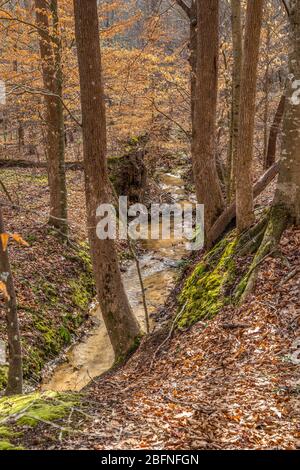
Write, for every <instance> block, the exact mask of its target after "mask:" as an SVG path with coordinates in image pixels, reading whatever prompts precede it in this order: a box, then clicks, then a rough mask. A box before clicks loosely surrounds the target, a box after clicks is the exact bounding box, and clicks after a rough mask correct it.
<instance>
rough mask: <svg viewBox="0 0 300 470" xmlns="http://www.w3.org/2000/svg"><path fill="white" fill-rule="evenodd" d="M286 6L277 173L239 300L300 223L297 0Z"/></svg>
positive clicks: (299, 21)
mask: <svg viewBox="0 0 300 470" xmlns="http://www.w3.org/2000/svg"><path fill="white" fill-rule="evenodd" d="M289 5H290V15H289V20H290V33H289V38H290V48H289V76H288V82H287V93H286V104H285V112H284V118H283V142H282V151H281V158H280V161H279V176H278V181H277V187H276V191H275V196H274V200H273V204H272V209H271V212H270V216H269V221H268V225H267V228H266V231H265V234H264V238H263V240H262V243H261V245H260V247H259V249H258V251H257V253H256V255H255V257H254V260H253V262H252V265H251V267H250V270H249V274H248V277H247V283H246V287H245V289H244V292H243V294H242V296H241V301H244V300H245V299H246V298H247V297H248V295H249V294H251V293H252V292H253V288H254V286H255V283H256V279H257V275H258V272H259V266H260V264H261V262H262V261H263V260H264V259H265V258H266V256H267V255H269V254H270V253H271V252H272V251H274V250H275V249H276V247H277V245H278V243H279V242H280V239H281V236H282V234H283V232H284V231H285V229H286V228H287V226H288V225H289V224H296V225H298V226H299V225H300V0H291V1H290V2H289ZM244 284H245V283H244Z"/></svg>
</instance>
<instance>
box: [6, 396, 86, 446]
mask: <svg viewBox="0 0 300 470" xmlns="http://www.w3.org/2000/svg"><path fill="white" fill-rule="evenodd" d="M78 401H79V399H78V396H76V395H71V394H59V393H55V392H45V393H38V392H36V393H32V394H30V395H17V396H14V397H4V398H1V399H0V423H1V427H0V450H17V449H22V448H23V446H20V445H16V442H17V443H19V442H20V440H21V441H22V436H23V432H24V430H25V429H27V428H28V427H33V426H36V425H38V424H39V423H44V424H45V423H49V422H51V421H54V420H58V419H61V418H63V417H64V416H66V415H67V414H68V413H69V412H70V410H71V409H72V407H73V406H74V405H76V403H77V402H78ZM16 426H17V428H18V432H16V431H15V427H16ZM23 428H24V429H23Z"/></svg>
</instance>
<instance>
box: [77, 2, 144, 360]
mask: <svg viewBox="0 0 300 470" xmlns="http://www.w3.org/2000/svg"><path fill="white" fill-rule="evenodd" d="M74 12H75V32H76V44H77V54H78V63H79V75H80V90H81V108H82V126H83V127H82V129H83V153H84V168H85V192H86V205H87V225H88V233H89V241H90V247H91V255H92V261H93V268H94V275H95V279H96V288H97V294H98V300H99V304H100V307H101V310H102V314H103V318H104V321H105V324H106V327H107V331H108V334H109V337H110V340H111V343H112V346H113V349H114V351H115V356H116V359H117V360H120V359H122V358H124V357H126V355H127V354H128V353H129V352H130V350H132V348H134V347H135V345H136V342H137V340H138V337H139V335H140V329H139V325H138V323H137V320H136V319H135V317H134V315H133V312H132V310H131V308H130V305H129V302H128V299H127V296H126V293H125V290H124V286H123V283H122V279H121V273H120V269H119V262H118V257H117V253H116V249H115V245H114V241H113V240H110V239H107V240H100V239H99V238H98V237H97V234H96V225H97V217H96V211H97V208H98V206H99V205H100V204H103V203H108V202H110V197H109V182H108V176H107V144H106V117H105V104H104V96H103V84H102V73H101V52H100V42H99V22H98V10H97V0H89V1H88V2H87V1H86V0H74Z"/></svg>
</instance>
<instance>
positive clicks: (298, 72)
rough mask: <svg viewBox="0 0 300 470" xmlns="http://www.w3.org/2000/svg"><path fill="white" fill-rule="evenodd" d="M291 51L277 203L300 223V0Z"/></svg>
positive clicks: (294, 8) (293, 11) (293, 12)
mask: <svg viewBox="0 0 300 470" xmlns="http://www.w3.org/2000/svg"><path fill="white" fill-rule="evenodd" d="M289 19H290V53H289V72H290V73H289V78H288V83H287V95H286V96H287V98H286V104H285V113H284V121H283V133H282V134H283V142H282V153H281V159H280V170H279V177H278V182H277V188H276V193H275V197H274V203H273V207H277V208H281V209H282V211H283V212H285V213H287V214H288V215H289V218H290V219H291V221H292V222H295V223H296V224H299V223H300V0H292V1H291V2H290V16H289Z"/></svg>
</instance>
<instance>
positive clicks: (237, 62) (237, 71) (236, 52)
mask: <svg viewBox="0 0 300 470" xmlns="http://www.w3.org/2000/svg"><path fill="white" fill-rule="evenodd" d="M231 27H232V49H233V70H232V110H231V129H230V142H229V155H228V165H227V166H228V168H227V200H228V201H229V202H230V201H231V200H232V198H233V196H234V193H235V180H236V175H235V173H236V161H237V152H238V136H239V122H240V94H241V73H242V60H243V35H242V20H241V0H231Z"/></svg>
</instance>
